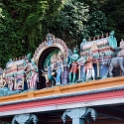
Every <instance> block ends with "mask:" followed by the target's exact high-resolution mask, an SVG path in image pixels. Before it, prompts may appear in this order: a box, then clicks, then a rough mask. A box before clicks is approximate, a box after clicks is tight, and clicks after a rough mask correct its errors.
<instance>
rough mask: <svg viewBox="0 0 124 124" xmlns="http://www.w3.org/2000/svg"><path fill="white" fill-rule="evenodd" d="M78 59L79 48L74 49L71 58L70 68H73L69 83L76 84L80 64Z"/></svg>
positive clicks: (70, 72)
mask: <svg viewBox="0 0 124 124" xmlns="http://www.w3.org/2000/svg"><path fill="white" fill-rule="evenodd" d="M78 58H79V55H78V50H77V48H74V50H73V54H72V56H71V57H70V62H69V64H68V66H69V67H70V66H71V67H70V71H69V83H74V82H76V79H77V73H78V63H77V60H78Z"/></svg>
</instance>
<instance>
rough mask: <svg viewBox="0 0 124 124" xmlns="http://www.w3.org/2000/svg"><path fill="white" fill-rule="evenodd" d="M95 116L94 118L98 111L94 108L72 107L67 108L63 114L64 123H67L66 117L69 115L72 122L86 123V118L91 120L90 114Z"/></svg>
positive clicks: (73, 123) (94, 118)
mask: <svg viewBox="0 0 124 124" xmlns="http://www.w3.org/2000/svg"><path fill="white" fill-rule="evenodd" d="M89 115H91V117H92V118H93V120H94V121H95V120H96V117H97V113H96V111H95V110H94V109H92V108H72V109H67V110H66V111H65V112H64V113H63V115H62V120H63V123H66V118H67V116H68V117H70V118H71V119H72V124H84V123H85V120H86V121H88V122H89V121H90V118H89V117H90V116H89Z"/></svg>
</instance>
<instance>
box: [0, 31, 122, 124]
mask: <svg viewBox="0 0 124 124" xmlns="http://www.w3.org/2000/svg"><path fill="white" fill-rule="evenodd" d="M123 46H124V41H123V39H122V40H121V42H120V47H117V41H116V38H115V37H114V31H112V32H110V34H109V35H108V34H106V36H103V35H102V36H99V37H97V38H93V40H91V39H89V41H87V39H83V40H82V42H81V44H80V48H78V47H77V46H76V47H75V48H74V49H73V50H70V49H69V48H68V47H67V45H66V43H65V42H64V41H63V40H62V39H59V38H56V37H55V36H54V35H52V34H50V33H49V34H47V35H46V40H45V41H43V42H42V43H41V44H40V45H39V47H38V48H37V49H36V51H35V53H34V55H33V56H32V55H31V54H30V53H29V54H28V55H26V56H22V57H19V58H15V59H10V60H9V61H8V63H7V64H6V68H5V69H2V68H0V124H33V123H34V124H88V123H90V124H111V123H112V124H123V123H124V119H123V118H124V76H123V75H124V61H123V60H124V59H123V56H124V52H123V49H124V47H123Z"/></svg>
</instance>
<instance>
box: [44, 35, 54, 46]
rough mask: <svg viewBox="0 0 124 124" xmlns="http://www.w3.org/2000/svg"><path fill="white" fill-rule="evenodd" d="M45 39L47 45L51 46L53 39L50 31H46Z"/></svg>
mask: <svg viewBox="0 0 124 124" xmlns="http://www.w3.org/2000/svg"><path fill="white" fill-rule="evenodd" d="M46 40H47V42H46V44H47V45H48V46H51V45H52V43H53V41H54V40H53V35H52V34H50V33H48V34H47V36H46Z"/></svg>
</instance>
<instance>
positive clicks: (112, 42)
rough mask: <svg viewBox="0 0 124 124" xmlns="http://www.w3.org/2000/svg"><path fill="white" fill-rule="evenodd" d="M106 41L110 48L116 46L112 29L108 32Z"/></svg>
mask: <svg viewBox="0 0 124 124" xmlns="http://www.w3.org/2000/svg"><path fill="white" fill-rule="evenodd" d="M108 43H109V45H110V46H111V47H112V48H114V49H115V48H117V41H116V38H115V37H114V31H111V32H110V35H109V37H108Z"/></svg>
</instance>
